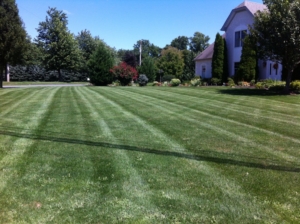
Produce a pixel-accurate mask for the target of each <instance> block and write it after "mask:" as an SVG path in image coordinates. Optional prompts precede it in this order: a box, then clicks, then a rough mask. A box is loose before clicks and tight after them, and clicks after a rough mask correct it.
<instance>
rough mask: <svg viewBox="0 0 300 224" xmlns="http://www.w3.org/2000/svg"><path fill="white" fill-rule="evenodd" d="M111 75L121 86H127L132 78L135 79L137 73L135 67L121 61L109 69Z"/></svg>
mask: <svg viewBox="0 0 300 224" xmlns="http://www.w3.org/2000/svg"><path fill="white" fill-rule="evenodd" d="M110 72H111V73H112V74H113V77H115V78H117V79H118V80H119V81H120V83H121V85H122V86H127V85H128V84H129V83H130V82H131V81H132V80H135V79H137V76H138V73H137V71H136V69H135V68H133V67H132V66H130V65H128V64H126V63H125V62H121V63H120V64H119V65H116V66H114V67H113V68H112V69H110Z"/></svg>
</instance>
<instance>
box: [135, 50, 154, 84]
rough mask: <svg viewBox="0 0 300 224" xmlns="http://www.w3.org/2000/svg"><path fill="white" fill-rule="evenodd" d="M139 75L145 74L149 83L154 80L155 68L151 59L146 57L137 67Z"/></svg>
mask: <svg viewBox="0 0 300 224" xmlns="http://www.w3.org/2000/svg"><path fill="white" fill-rule="evenodd" d="M138 71H139V73H140V74H146V75H147V77H148V78H149V82H153V81H154V80H155V78H156V72H157V68H156V66H155V62H154V59H153V58H152V57H149V56H148V57H146V58H145V59H144V60H143V61H142V65H141V66H140V67H138Z"/></svg>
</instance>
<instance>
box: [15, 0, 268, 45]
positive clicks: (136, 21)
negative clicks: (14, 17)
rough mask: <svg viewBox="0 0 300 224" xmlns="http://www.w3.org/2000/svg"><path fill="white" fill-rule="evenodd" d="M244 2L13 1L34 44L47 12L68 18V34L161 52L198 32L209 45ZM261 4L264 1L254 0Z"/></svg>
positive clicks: (148, 0) (215, 0) (175, 0)
mask: <svg viewBox="0 0 300 224" xmlns="http://www.w3.org/2000/svg"><path fill="white" fill-rule="evenodd" d="M243 1H244V0H38V1H37V0H16V3H17V5H18V8H19V14H20V16H21V18H22V19H23V21H24V23H25V27H26V30H27V32H28V34H29V35H30V36H31V37H32V38H35V37H36V36H37V32H36V28H37V27H38V24H39V22H41V21H45V18H46V11H47V10H48V7H56V8H57V9H58V10H63V11H65V12H66V13H67V15H68V21H69V25H68V28H69V30H70V31H71V32H72V33H74V34H78V32H80V31H81V30H84V29H87V30H89V31H90V32H91V33H92V35H93V36H99V37H100V38H101V39H103V40H104V41H105V42H106V43H107V44H108V45H109V46H111V47H115V48H116V49H132V48H133V45H134V44H135V43H136V42H137V41H138V40H140V39H146V40H149V41H150V42H151V43H153V44H155V45H157V46H159V47H164V46H165V45H166V44H170V43H171V41H172V40H173V39H175V38H176V37H178V36H187V37H191V36H193V34H194V32H197V31H198V32H201V33H203V34H205V35H207V36H209V37H210V38H211V39H210V43H212V42H214V39H215V35H216V34H217V32H220V33H222V31H220V29H221V27H222V25H223V23H224V22H225V20H226V18H227V17H228V15H229V14H230V12H231V10H232V9H233V8H235V7H236V6H238V5H239V4H240V3H242V2H243ZM252 1H253V2H258V3H262V0H252Z"/></svg>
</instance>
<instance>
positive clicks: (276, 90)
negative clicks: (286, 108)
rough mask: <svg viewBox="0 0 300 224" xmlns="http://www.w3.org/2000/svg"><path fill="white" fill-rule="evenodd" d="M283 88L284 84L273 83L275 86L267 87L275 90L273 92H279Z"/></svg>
mask: <svg viewBox="0 0 300 224" xmlns="http://www.w3.org/2000/svg"><path fill="white" fill-rule="evenodd" d="M284 88H285V85H275V86H271V87H269V90H270V91H275V92H281V91H283V90H284Z"/></svg>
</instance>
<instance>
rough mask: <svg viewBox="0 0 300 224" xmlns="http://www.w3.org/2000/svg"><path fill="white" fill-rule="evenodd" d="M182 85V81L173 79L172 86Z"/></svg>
mask: <svg viewBox="0 0 300 224" xmlns="http://www.w3.org/2000/svg"><path fill="white" fill-rule="evenodd" d="M180 83H181V81H180V79H172V80H171V82H170V84H171V86H179V85H180Z"/></svg>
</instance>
